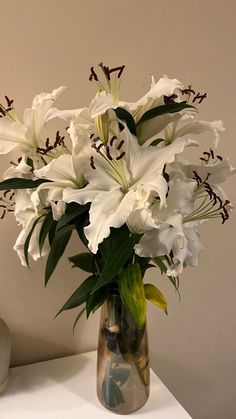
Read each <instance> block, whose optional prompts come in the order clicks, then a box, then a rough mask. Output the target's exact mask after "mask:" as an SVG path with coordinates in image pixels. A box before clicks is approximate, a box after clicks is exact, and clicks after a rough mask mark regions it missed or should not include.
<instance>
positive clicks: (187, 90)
mask: <svg viewBox="0 0 236 419" xmlns="http://www.w3.org/2000/svg"><path fill="white" fill-rule="evenodd" d="M180 91H181V93H182V95H189V94H191V93H192V94H193V95H195V91H194V90H193V89H191V88H188V89H183V90H180Z"/></svg>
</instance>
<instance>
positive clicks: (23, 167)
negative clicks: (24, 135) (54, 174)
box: [3, 156, 34, 179]
mask: <svg viewBox="0 0 236 419" xmlns="http://www.w3.org/2000/svg"><path fill="white" fill-rule="evenodd" d="M13 177H22V178H33V177H34V174H33V173H32V167H31V166H30V165H29V164H27V156H22V158H21V160H20V162H19V164H17V165H12V166H10V167H9V168H8V169H7V170H6V171H5V172H4V174H3V178H4V179H10V178H13Z"/></svg>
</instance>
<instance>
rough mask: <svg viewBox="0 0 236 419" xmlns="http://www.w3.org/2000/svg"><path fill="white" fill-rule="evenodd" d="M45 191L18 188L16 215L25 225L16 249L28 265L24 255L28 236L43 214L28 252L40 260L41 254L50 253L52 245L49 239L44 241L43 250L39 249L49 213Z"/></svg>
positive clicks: (17, 219) (18, 220) (23, 263)
mask: <svg viewBox="0 0 236 419" xmlns="http://www.w3.org/2000/svg"><path fill="white" fill-rule="evenodd" d="M44 198H45V193H44V192H42V193H41V194H38V192H37V191H34V192H32V190H31V189H24V190H17V192H16V194H15V217H16V221H17V222H18V223H19V224H21V225H22V226H23V229H22V231H21V232H20V234H19V236H18V238H17V240H16V243H15V245H14V250H16V252H17V254H18V256H19V258H20V260H21V263H22V265H24V266H26V265H27V264H26V261H25V256H24V245H25V241H26V238H27V236H28V234H29V232H30V230H31V228H32V226H33V223H34V222H35V221H36V220H37V219H38V218H39V217H40V216H42V217H41V218H40V219H39V221H38V223H37V225H36V227H35V229H34V231H33V234H32V236H31V239H30V244H29V249H28V253H29V254H30V255H31V257H32V258H33V260H38V259H39V258H40V257H41V256H45V255H47V254H48V252H49V250H50V247H49V244H48V242H47V240H46V241H45V243H44V246H43V249H42V252H41V253H40V250H39V233H40V230H41V227H42V223H43V220H44V217H43V216H44V215H46V214H47V210H46V209H45V207H46V204H45V199H44Z"/></svg>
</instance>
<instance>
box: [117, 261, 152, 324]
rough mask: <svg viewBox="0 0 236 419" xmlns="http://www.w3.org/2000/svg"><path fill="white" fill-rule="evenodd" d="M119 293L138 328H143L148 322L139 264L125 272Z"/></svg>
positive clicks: (122, 275) (121, 278)
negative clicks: (146, 321)
mask: <svg viewBox="0 0 236 419" xmlns="http://www.w3.org/2000/svg"><path fill="white" fill-rule="evenodd" d="M119 291H120V296H121V299H122V301H123V303H124V305H125V307H126V308H127V310H128V311H129V312H130V314H131V316H132V317H133V319H134V321H135V323H136V325H137V327H138V328H141V327H143V325H144V324H145V320H146V299H145V292H144V286H143V279H142V275H141V271H140V267H139V265H138V263H135V264H134V265H130V266H129V267H128V268H126V269H124V270H123V272H122V273H121V275H120V279H119Z"/></svg>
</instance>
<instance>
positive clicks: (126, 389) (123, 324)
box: [97, 295, 150, 414]
mask: <svg viewBox="0 0 236 419" xmlns="http://www.w3.org/2000/svg"><path fill="white" fill-rule="evenodd" d="M149 391H150V369H149V353H148V340H147V327H146V323H145V325H144V326H143V327H142V328H138V327H137V326H136V324H135V322H134V320H133V318H132V317H131V315H130V314H129V312H128V311H127V309H126V308H125V306H124V305H123V303H122V301H121V299H120V297H119V296H118V295H112V296H111V297H110V298H109V299H108V300H107V301H106V302H105V303H104V304H103V306H102V311H101V321H100V331H99V340H98V353H97V396H98V399H99V401H100V402H101V403H102V404H103V406H105V407H106V408H107V409H109V410H111V411H113V412H115V413H118V414H129V413H132V412H135V411H136V410H138V409H140V408H141V407H142V406H143V405H144V404H145V403H146V402H147V400H148V397H149Z"/></svg>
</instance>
